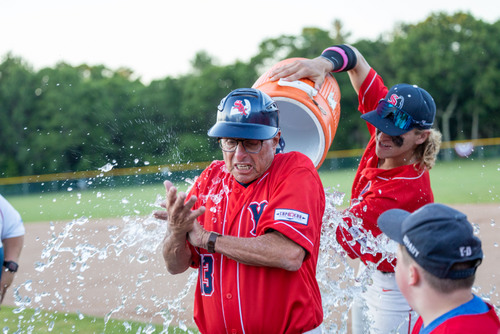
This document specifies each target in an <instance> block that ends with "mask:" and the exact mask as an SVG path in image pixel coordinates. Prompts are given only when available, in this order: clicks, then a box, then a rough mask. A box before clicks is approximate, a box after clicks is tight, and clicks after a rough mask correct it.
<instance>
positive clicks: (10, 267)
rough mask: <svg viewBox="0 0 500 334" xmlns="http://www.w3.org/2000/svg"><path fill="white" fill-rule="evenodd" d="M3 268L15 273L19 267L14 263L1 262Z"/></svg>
mask: <svg viewBox="0 0 500 334" xmlns="http://www.w3.org/2000/svg"><path fill="white" fill-rule="evenodd" d="M3 266H4V267H5V268H7V270H8V271H10V272H11V273H15V272H16V271H17V268H19V265H18V264H17V263H16V262H14V261H3Z"/></svg>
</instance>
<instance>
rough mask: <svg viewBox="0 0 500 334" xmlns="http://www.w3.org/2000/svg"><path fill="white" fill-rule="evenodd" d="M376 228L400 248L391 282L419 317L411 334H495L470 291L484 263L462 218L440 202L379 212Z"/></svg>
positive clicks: (492, 317) (491, 315)
mask: <svg viewBox="0 0 500 334" xmlns="http://www.w3.org/2000/svg"><path fill="white" fill-rule="evenodd" d="M378 224H379V227H380V229H381V230H382V231H383V232H384V233H385V234H386V235H387V236H388V237H389V238H391V239H392V240H394V241H396V242H398V243H399V244H400V246H399V248H398V252H397V258H398V262H397V266H396V281H397V283H398V285H399V287H400V290H401V292H402V293H403V295H404V296H405V297H406V299H407V300H408V302H409V304H410V305H411V307H413V309H414V310H415V311H416V312H417V313H418V314H419V315H420V317H419V318H418V320H417V323H416V324H415V327H414V328H413V332H412V333H413V334H420V333H433V334H447V333H449V334H461V333H464V334H465V333H482V334H489V333H492V334H493V333H494V334H498V333H500V321H499V319H498V316H497V315H496V313H495V309H494V308H493V306H491V305H490V304H488V303H486V302H484V301H483V300H482V299H481V298H479V297H478V296H476V295H474V294H473V293H472V290H471V289H472V285H473V284H474V279H475V274H476V269H477V267H478V266H479V265H480V264H481V261H482V259H483V251H482V249H481V240H479V238H477V237H476V236H475V235H474V232H473V229H472V226H471V224H470V222H469V221H468V220H467V216H466V215H465V214H463V213H462V212H460V211H457V210H455V209H453V208H450V207H448V206H446V205H443V204H427V205H425V206H423V207H422V208H420V209H418V210H417V211H415V212H414V213H409V212H408V211H405V210H401V209H392V210H388V211H386V212H384V213H383V214H382V215H381V216H380V217H379V219H378Z"/></svg>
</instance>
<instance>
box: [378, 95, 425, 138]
mask: <svg viewBox="0 0 500 334" xmlns="http://www.w3.org/2000/svg"><path fill="white" fill-rule="evenodd" d="M376 111H377V115H379V116H380V117H382V118H389V119H390V120H392V121H393V123H394V125H395V126H396V127H397V128H399V129H401V130H410V129H412V128H413V127H414V126H419V127H421V128H423V129H430V127H431V126H432V123H429V122H426V121H424V120H421V121H417V120H415V119H414V118H413V117H411V116H410V115H409V114H408V113H407V112H405V111H404V110H402V109H400V108H398V107H396V106H395V105H394V104H392V103H390V102H387V101H386V100H384V99H382V100H380V101H379V103H378V106H377V109H376Z"/></svg>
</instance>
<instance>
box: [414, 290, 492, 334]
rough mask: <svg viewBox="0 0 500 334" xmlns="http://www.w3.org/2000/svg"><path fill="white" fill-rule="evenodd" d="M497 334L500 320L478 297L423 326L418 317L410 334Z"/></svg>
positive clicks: (490, 307)
mask: <svg viewBox="0 0 500 334" xmlns="http://www.w3.org/2000/svg"><path fill="white" fill-rule="evenodd" d="M431 333H432V334H470V333H481V334H499V333H500V321H499V320H498V315H497V314H496V313H495V309H494V308H493V306H491V305H490V304H487V303H485V302H484V301H482V300H481V299H480V298H479V297H477V296H474V298H473V299H472V300H471V301H470V302H468V303H465V304H464V305H461V306H459V307H457V308H456V309H454V310H451V311H450V312H448V313H446V314H444V315H442V316H441V317H439V318H437V319H436V320H434V321H432V322H431V323H430V324H429V325H428V326H427V327H425V328H424V327H423V321H422V318H421V317H420V318H418V320H417V322H416V323H415V327H413V331H412V334H431Z"/></svg>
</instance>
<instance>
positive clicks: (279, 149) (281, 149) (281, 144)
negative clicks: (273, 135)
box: [276, 137, 285, 153]
mask: <svg viewBox="0 0 500 334" xmlns="http://www.w3.org/2000/svg"><path fill="white" fill-rule="evenodd" d="M283 152H285V139H283V137H280V141H279V143H278V147H277V148H276V153H283Z"/></svg>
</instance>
